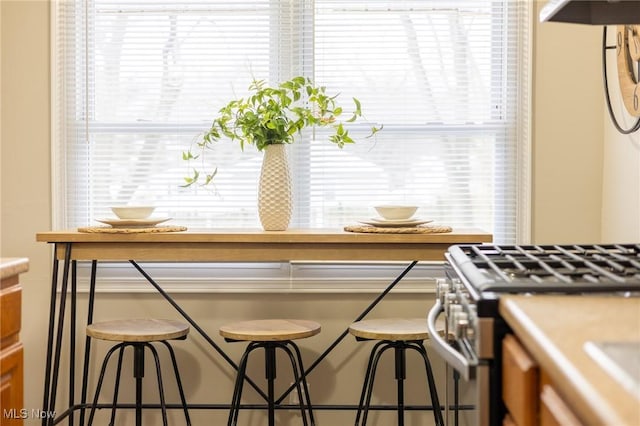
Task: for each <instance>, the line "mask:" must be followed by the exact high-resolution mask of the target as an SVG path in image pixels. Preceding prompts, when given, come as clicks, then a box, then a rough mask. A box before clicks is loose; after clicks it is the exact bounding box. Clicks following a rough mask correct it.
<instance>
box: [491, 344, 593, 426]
mask: <svg viewBox="0 0 640 426" xmlns="http://www.w3.org/2000/svg"><path fill="white" fill-rule="evenodd" d="M502 400H503V401H504V404H505V406H506V408H507V411H508V413H507V415H506V416H505V419H504V422H503V426H507V425H508V426H580V425H581V423H580V421H579V420H578V418H577V417H576V415H575V414H574V413H573V412H572V410H571V408H570V407H569V406H568V405H567V404H566V403H565V402H564V401H563V399H562V398H561V397H560V395H559V394H558V393H557V391H556V390H555V388H554V387H553V384H552V383H551V381H550V380H549V376H548V375H547V374H545V372H544V371H543V370H542V369H541V368H540V367H539V365H538V363H537V362H536V360H535V359H534V358H533V357H532V356H531V355H530V354H529V352H527V350H526V349H525V348H524V347H523V346H522V345H521V343H520V342H519V341H518V339H517V338H516V337H515V336H513V335H508V336H506V337H505V338H504V340H503V342H502Z"/></svg>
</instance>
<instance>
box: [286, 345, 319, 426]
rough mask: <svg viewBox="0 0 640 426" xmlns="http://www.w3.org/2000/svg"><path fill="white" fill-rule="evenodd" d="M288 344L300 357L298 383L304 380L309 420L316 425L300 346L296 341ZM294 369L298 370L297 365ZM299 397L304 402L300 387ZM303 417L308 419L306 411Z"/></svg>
mask: <svg viewBox="0 0 640 426" xmlns="http://www.w3.org/2000/svg"><path fill="white" fill-rule="evenodd" d="M286 344H288V345H290V346H292V347H293V349H294V351H295V352H296V357H297V359H298V362H297V364H298V369H299V370H298V371H299V372H300V377H302V379H301V380H299V379H298V378H297V377H296V383H297V384H298V386H299V384H300V381H302V388H303V389H304V396H305V400H306V404H307V407H308V408H307V410H308V411H309V422H310V423H311V426H315V424H316V422H315V419H314V418H313V406H312V405H311V396H310V395H309V385H308V384H307V378H306V377H305V375H304V365H303V364H302V355H301V354H300V348H298V345H296V344H295V343H294V342H292V341H290V340H289V341H287V342H286ZM292 364H293V361H292ZM293 371H294V374H295V372H296V367H295V366H294V367H293ZM298 399H299V401H300V403H302V397H300V389H298ZM302 418H303V420H304V419H306V417H305V415H304V411H303V412H302ZM304 424H305V426H306V424H307V423H306V420H304Z"/></svg>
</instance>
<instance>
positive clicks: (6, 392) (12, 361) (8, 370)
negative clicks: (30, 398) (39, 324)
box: [0, 343, 25, 426]
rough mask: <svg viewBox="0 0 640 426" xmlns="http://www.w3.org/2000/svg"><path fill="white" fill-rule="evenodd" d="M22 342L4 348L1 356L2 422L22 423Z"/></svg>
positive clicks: (5, 423)
mask: <svg viewBox="0 0 640 426" xmlns="http://www.w3.org/2000/svg"><path fill="white" fill-rule="evenodd" d="M22 357H23V354H22V344H21V343H16V344H14V345H12V346H10V347H8V348H6V349H3V350H2V355H1V356H0V416H2V420H1V421H0V424H2V425H3V426H4V425H6V426H14V425H19V424H20V425H21V424H22V417H24V416H25V414H24V413H23V405H24V402H23V391H24V384H23V371H22V370H23V361H22Z"/></svg>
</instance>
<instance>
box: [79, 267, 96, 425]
mask: <svg viewBox="0 0 640 426" xmlns="http://www.w3.org/2000/svg"><path fill="white" fill-rule="evenodd" d="M97 267H98V261H97V260H93V261H91V280H90V282H89V306H88V313H87V325H89V324H92V323H93V305H94V301H95V295H96V275H97ZM90 354H91V337H89V336H86V337H85V341H84V362H83V365H82V390H81V395H80V404H81V405H82V406H83V408H82V409H81V410H80V425H81V426H84V416H85V409H84V405H85V404H86V403H87V387H88V383H87V382H88V377H89V360H90V358H91V356H90Z"/></svg>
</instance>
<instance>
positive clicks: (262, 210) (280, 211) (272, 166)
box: [258, 144, 293, 231]
mask: <svg viewBox="0 0 640 426" xmlns="http://www.w3.org/2000/svg"><path fill="white" fill-rule="evenodd" d="M292 210H293V205H292V201H291V175H290V173H289V162H288V160H287V151H286V146H285V145H284V144H274V145H267V147H266V148H265V152H264V158H263V160H262V169H261V170H260V183H259V186H258V215H259V216H260V223H262V227H263V228H264V230H265V231H284V230H285V229H287V228H288V227H289V221H290V220H291V212H292Z"/></svg>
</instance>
